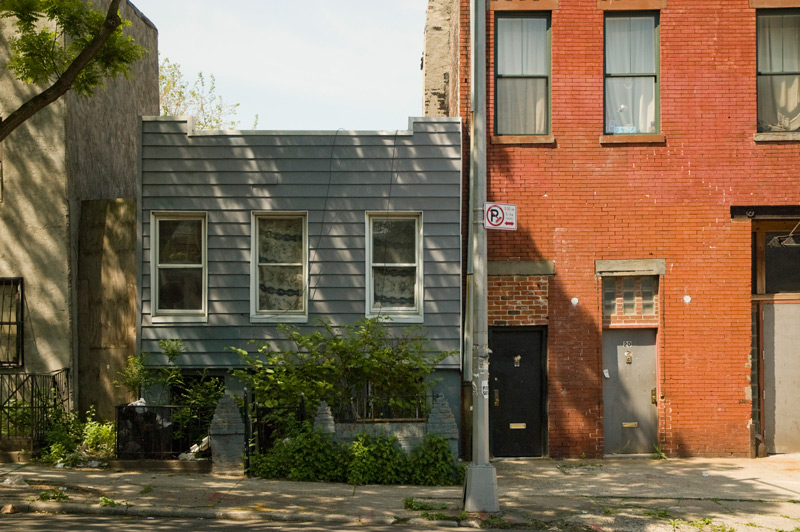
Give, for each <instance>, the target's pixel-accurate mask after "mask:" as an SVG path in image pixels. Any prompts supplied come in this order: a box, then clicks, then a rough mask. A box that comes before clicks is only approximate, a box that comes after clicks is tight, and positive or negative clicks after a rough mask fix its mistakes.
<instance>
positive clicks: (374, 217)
mask: <svg viewBox="0 0 800 532" xmlns="http://www.w3.org/2000/svg"><path fill="white" fill-rule="evenodd" d="M421 231H422V217H421V215H420V214H416V213H411V214H408V213H396V214H395V213H392V214H388V213H380V214H377V213H374V214H371V213H368V214H367V234H368V240H367V298H368V301H367V315H369V316H381V315H383V316H392V317H393V318H402V317H409V318H411V317H421V316H422V238H421ZM401 321H402V320H401Z"/></svg>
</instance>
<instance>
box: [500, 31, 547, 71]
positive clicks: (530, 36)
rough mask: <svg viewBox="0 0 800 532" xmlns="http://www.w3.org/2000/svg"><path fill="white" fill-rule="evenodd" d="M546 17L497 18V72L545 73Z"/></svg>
mask: <svg viewBox="0 0 800 532" xmlns="http://www.w3.org/2000/svg"><path fill="white" fill-rule="evenodd" d="M547 70H548V68H547V20H546V19H544V18H499V19H497V74H498V75H500V76H503V75H540V76H544V75H547Z"/></svg>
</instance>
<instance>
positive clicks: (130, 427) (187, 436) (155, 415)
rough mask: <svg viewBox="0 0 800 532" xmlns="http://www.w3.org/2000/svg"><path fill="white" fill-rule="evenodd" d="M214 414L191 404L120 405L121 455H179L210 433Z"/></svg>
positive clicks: (156, 457)
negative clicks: (209, 429)
mask: <svg viewBox="0 0 800 532" xmlns="http://www.w3.org/2000/svg"><path fill="white" fill-rule="evenodd" d="M213 414H214V413H213V411H211V412H207V411H206V410H202V411H201V409H193V408H191V407H187V406H173V405H154V406H150V405H148V406H135V405H121V406H117V447H116V454H117V458H119V459H121V460H171V459H174V458H178V456H179V455H180V454H181V453H187V452H189V451H190V449H191V447H192V446H193V445H194V444H197V443H201V441H202V440H203V438H204V437H206V436H208V428H209V425H210V424H211V418H212V417H213Z"/></svg>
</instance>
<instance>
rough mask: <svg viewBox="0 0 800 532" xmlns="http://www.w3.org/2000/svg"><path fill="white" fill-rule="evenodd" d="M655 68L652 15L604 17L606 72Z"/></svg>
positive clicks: (639, 71)
mask: <svg viewBox="0 0 800 532" xmlns="http://www.w3.org/2000/svg"><path fill="white" fill-rule="evenodd" d="M655 72H656V60H655V17H608V18H606V73H607V74H632V73H633V74H655Z"/></svg>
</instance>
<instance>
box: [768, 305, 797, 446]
mask: <svg viewBox="0 0 800 532" xmlns="http://www.w3.org/2000/svg"><path fill="white" fill-rule="evenodd" d="M763 308H764V314H763V319H764V322H763V323H764V333H763V334H764V338H763V341H764V344H763V345H764V439H765V440H766V444H767V452H768V453H771V454H772V453H796V452H800V408H798V407H797V405H798V404H800V386H798V383H800V304H797V303H775V304H765V305H764V307H763Z"/></svg>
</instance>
